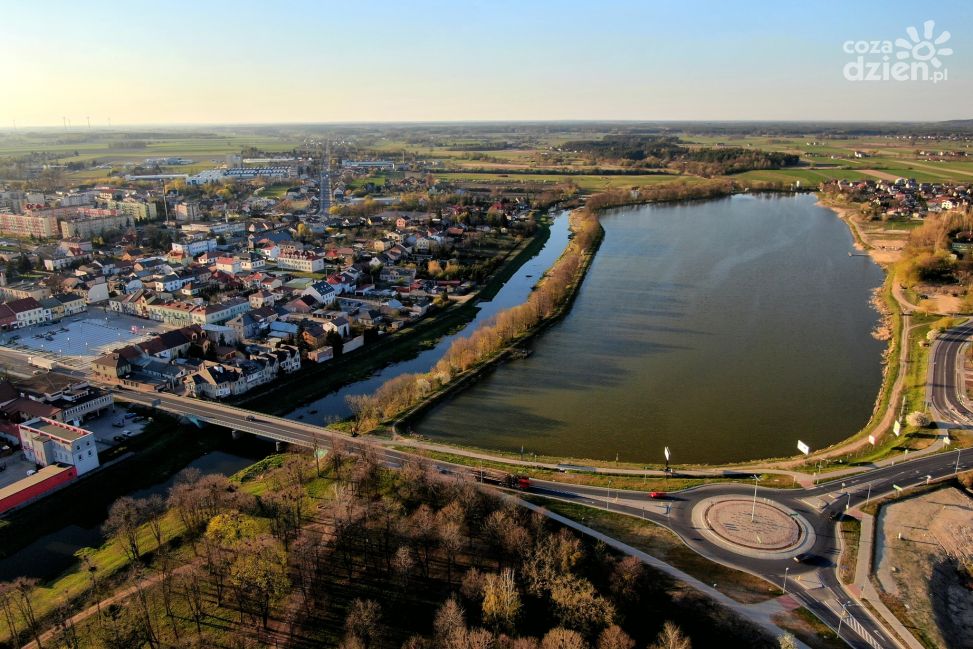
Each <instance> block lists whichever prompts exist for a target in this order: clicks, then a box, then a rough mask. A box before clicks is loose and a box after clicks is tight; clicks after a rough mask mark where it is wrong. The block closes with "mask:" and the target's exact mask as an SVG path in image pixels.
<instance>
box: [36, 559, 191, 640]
mask: <svg viewBox="0 0 973 649" xmlns="http://www.w3.org/2000/svg"><path fill="white" fill-rule="evenodd" d="M194 565H196V564H195V563H188V564H186V565H183V566H179V567H178V568H176V569H175V570H173V571H172V575H173V576H175V575H179V574H182V573H184V572H186V571H187V570H189V569H190V568H192V567H193V566H194ZM160 581H162V574H161V573H159V574H155V575H152V576H151V577H147V578H145V579H143V580H142V581H141V582H140V583H139V585H138V586H141V588H142V589H146V588H150V587H152V586H155V585H156V584H158V583H159V582H160ZM138 586H136V585H134V584H133V585H132V586H128V587H127V588H123V589H121V590H119V591H116V592H115V594H113V595H111V596H110V597H106V598H105V599H103V600H101V601H100V602H98V603H97V604H92V605H91V606H89V607H88V608H86V609H84V610H83V611H81V612H80V613H75V614H74V615H72V616H71V620H70V623H71V626H77V624H78V623H79V622H84V621H85V620H87V619H88V618H89V617H91V616H92V615H96V614H97V613H98V612H99V611H100V610H102V609H103V608H108V607H109V606H111V605H112V604H117V603H119V602H123V601H125V600H126V599H128V598H129V597H131V596H132V595H134V594H135V593H136V592H137V591H138ZM56 634H57V630H56V629H54V628H51V629H49V630H48V631H45V632H44V633H42V634H41V643H42V644H47V643H48V642H49V641H50V640H51V639H52V638H53V637H54V636H55V635H56ZM23 649H37V642H35V641H33V640H32V641H31V642H28V643H27V644H25V645H24V646H23Z"/></svg>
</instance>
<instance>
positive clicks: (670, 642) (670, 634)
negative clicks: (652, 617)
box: [649, 622, 692, 649]
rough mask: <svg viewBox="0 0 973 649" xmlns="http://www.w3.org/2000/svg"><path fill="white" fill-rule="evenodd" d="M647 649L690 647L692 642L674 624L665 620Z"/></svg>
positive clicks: (680, 648) (689, 648) (681, 648)
mask: <svg viewBox="0 0 973 649" xmlns="http://www.w3.org/2000/svg"><path fill="white" fill-rule="evenodd" d="M649 649H692V643H691V642H690V641H689V638H687V637H686V636H685V635H683V632H682V629H680V628H679V627H678V626H677V625H676V624H674V623H673V622H666V623H665V624H663V625H662V631H660V632H659V635H657V636H656V638H655V644H653V645H652V646H651V647H650V648H649Z"/></svg>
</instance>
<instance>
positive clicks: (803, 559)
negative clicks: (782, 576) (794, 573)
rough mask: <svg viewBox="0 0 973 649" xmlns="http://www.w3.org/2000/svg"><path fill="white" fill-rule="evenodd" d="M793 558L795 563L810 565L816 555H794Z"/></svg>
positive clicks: (804, 553) (803, 553)
mask: <svg viewBox="0 0 973 649" xmlns="http://www.w3.org/2000/svg"><path fill="white" fill-rule="evenodd" d="M792 558H793V559H794V563H808V562H810V561H811V559H813V558H814V555H813V554H811V553H810V552H802V553H800V554H797V555H794V557H792Z"/></svg>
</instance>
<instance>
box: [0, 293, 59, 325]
mask: <svg viewBox="0 0 973 649" xmlns="http://www.w3.org/2000/svg"><path fill="white" fill-rule="evenodd" d="M4 306H6V307H7V308H8V309H10V311H12V312H13V314H14V324H13V326H12V327H10V328H11V329H21V328H23V327H29V326H31V325H35V324H40V323H41V322H48V321H49V320H50V315H49V313H50V312H48V311H45V310H44V307H43V306H41V303H40V302H38V301H37V300H35V299H34V298H32V297H25V298H23V299H20V300H14V301H12V302H7V303H6V304H5V305H4Z"/></svg>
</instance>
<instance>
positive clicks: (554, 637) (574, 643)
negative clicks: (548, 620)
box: [541, 627, 588, 649]
mask: <svg viewBox="0 0 973 649" xmlns="http://www.w3.org/2000/svg"><path fill="white" fill-rule="evenodd" d="M541 649H588V643H587V642H585V641H584V638H583V637H581V634H579V633H578V632H577V631H570V630H568V629H562V628H560V627H557V628H554V629H551V630H550V631H548V632H547V635H545V636H544V639H543V640H541Z"/></svg>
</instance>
